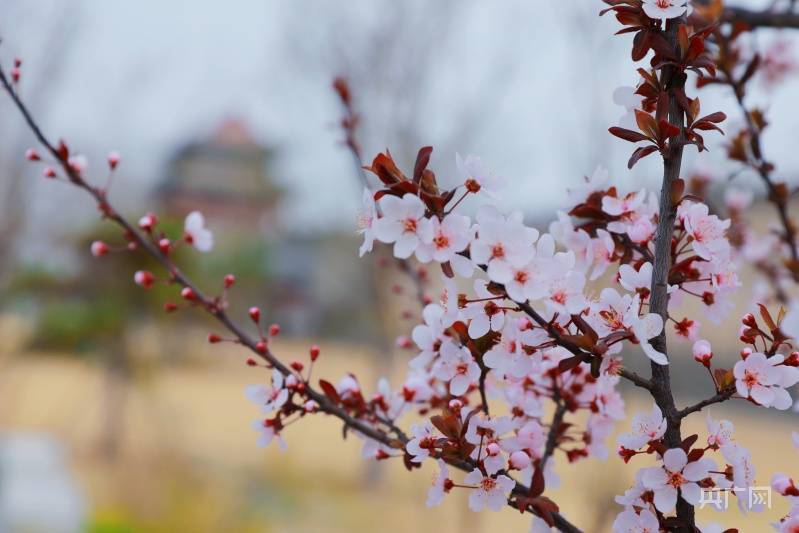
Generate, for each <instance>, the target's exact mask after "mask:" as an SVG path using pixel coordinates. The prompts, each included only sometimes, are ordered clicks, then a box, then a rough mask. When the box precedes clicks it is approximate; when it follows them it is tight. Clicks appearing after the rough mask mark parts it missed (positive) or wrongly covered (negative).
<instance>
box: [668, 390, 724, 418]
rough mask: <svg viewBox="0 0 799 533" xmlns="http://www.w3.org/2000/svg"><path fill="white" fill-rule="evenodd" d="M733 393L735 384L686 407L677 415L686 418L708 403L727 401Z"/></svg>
mask: <svg viewBox="0 0 799 533" xmlns="http://www.w3.org/2000/svg"><path fill="white" fill-rule="evenodd" d="M733 394H735V385H732V386H730V387H727V388H726V389H724V390H722V391H720V392H718V393H717V394H716V395H715V396H712V397H710V398H708V399H706V400H702V401H701V402H699V403H696V404H694V405H691V406H689V407H686V408H685V409H683V410H682V411H680V412H678V413H677V416H678V417H679V418H685V417H686V416H688V415H690V414H691V413H696V412H698V411H701V410H702V409H704V408H705V407H707V406H708V405H713V404H715V403H721V402H726V401H727V400H729V399H730V398H732V395H733Z"/></svg>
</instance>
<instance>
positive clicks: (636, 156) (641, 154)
mask: <svg viewBox="0 0 799 533" xmlns="http://www.w3.org/2000/svg"><path fill="white" fill-rule="evenodd" d="M657 149H658V147H657V146H653V145H650V146H642V147H641V148H638V149H637V150H636V151H635V152H633V155H632V156H630V160H629V161H627V168H633V167H634V166H635V164H636V163H637V162H638V161H639V160H641V159H643V158H645V157H646V156H648V155H649V154H651V153H652V152H655V151H657Z"/></svg>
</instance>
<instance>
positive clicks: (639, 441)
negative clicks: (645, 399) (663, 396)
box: [619, 405, 666, 450]
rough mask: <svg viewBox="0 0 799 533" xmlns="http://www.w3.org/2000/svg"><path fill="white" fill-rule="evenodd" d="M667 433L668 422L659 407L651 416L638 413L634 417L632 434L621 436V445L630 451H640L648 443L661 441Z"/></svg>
mask: <svg viewBox="0 0 799 533" xmlns="http://www.w3.org/2000/svg"><path fill="white" fill-rule="evenodd" d="M665 433H666V420H665V419H664V418H663V413H662V411H661V410H660V408H659V407H658V406H657V405H653V406H652V412H651V413H650V414H643V413H637V414H636V415H635V416H634V417H633V431H632V433H625V434H624V435H621V436H619V444H621V445H622V446H624V447H625V448H627V449H628V450H638V449H640V448H643V447H644V446H645V445H646V444H647V443H649V442H652V441H653V440H658V439H660V438H661V437H662V436H663V435H664V434H665Z"/></svg>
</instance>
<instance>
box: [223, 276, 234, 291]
mask: <svg viewBox="0 0 799 533" xmlns="http://www.w3.org/2000/svg"><path fill="white" fill-rule="evenodd" d="M234 283H236V276H234V275H233V274H228V275H227V276H225V288H226V289H229V288H230V287H232V286H233V284H234Z"/></svg>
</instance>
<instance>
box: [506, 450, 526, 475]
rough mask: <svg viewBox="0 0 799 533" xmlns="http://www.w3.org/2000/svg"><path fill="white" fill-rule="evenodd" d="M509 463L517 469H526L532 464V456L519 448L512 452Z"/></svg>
mask: <svg viewBox="0 0 799 533" xmlns="http://www.w3.org/2000/svg"><path fill="white" fill-rule="evenodd" d="M508 463H509V464H510V466H511V468H513V469H515V470H524V469H525V468H527V467H528V466H530V456H529V455H527V453H526V452H524V451H522V450H518V451H515V452H513V453H512V454H510V458H509V459H508Z"/></svg>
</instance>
